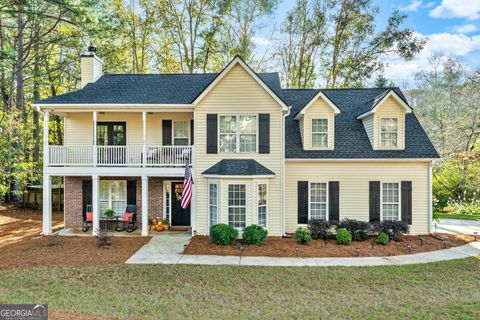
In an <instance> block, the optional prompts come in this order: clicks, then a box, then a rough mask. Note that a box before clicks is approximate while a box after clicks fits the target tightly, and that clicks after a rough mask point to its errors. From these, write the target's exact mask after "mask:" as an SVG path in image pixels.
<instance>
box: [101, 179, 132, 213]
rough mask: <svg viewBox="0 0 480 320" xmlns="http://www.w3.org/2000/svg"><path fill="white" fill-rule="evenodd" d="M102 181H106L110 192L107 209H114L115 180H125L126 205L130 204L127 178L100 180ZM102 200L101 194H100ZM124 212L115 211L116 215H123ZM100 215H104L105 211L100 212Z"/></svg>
mask: <svg viewBox="0 0 480 320" xmlns="http://www.w3.org/2000/svg"><path fill="white" fill-rule="evenodd" d="M100 181H101V182H106V184H107V193H108V206H107V209H112V210H113V201H112V184H113V182H118V181H120V182H125V205H126V206H128V205H129V204H130V203H128V183H127V180H124V179H116V180H100ZM99 201H100V195H99ZM123 214H124V212H115V216H123ZM100 215H102V216H103V212H100Z"/></svg>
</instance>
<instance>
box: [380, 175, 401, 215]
mask: <svg viewBox="0 0 480 320" xmlns="http://www.w3.org/2000/svg"><path fill="white" fill-rule="evenodd" d="M382 203H383V204H382V217H383V220H400V186H399V184H398V183H382Z"/></svg>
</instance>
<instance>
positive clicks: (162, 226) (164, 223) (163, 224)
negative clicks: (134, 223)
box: [156, 219, 169, 231]
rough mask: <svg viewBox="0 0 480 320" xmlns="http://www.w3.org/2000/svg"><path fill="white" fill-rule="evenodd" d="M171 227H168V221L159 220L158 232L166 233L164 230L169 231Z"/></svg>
mask: <svg viewBox="0 0 480 320" xmlns="http://www.w3.org/2000/svg"><path fill="white" fill-rule="evenodd" d="M168 228H169V226H168V221H166V220H162V219H160V220H158V222H157V227H156V229H157V231H164V230H168Z"/></svg>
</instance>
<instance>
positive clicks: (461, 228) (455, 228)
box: [436, 219, 480, 235]
mask: <svg viewBox="0 0 480 320" xmlns="http://www.w3.org/2000/svg"><path fill="white" fill-rule="evenodd" d="M436 228H437V231H436V232H438V233H460V234H474V232H478V234H479V235H480V221H476V220H460V219H440V223H437V224H436Z"/></svg>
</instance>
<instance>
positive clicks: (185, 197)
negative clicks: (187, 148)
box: [181, 160, 193, 209]
mask: <svg viewBox="0 0 480 320" xmlns="http://www.w3.org/2000/svg"><path fill="white" fill-rule="evenodd" d="M192 183H193V180H192V172H191V171H190V164H189V163H188V160H187V161H186V162H185V178H183V191H182V203H181V205H182V208H183V209H187V208H188V206H189V204H190V200H192Z"/></svg>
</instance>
